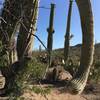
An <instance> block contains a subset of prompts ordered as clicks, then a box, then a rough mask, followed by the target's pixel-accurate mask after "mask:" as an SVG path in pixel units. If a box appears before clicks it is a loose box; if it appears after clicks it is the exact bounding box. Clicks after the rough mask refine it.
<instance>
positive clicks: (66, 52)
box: [64, 0, 73, 64]
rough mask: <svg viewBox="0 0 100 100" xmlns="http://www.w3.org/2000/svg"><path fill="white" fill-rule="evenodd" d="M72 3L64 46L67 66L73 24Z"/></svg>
mask: <svg viewBox="0 0 100 100" xmlns="http://www.w3.org/2000/svg"><path fill="white" fill-rule="evenodd" d="M72 3H73V1H72V0H70V4H69V11H68V20H67V28H66V34H65V44H64V60H65V64H66V63H67V59H68V53H69V46H70V24H71V13H72Z"/></svg>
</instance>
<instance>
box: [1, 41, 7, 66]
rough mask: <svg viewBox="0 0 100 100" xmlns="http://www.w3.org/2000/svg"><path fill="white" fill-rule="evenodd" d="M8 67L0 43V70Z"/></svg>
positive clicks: (5, 55)
mask: <svg viewBox="0 0 100 100" xmlns="http://www.w3.org/2000/svg"><path fill="white" fill-rule="evenodd" d="M7 65H8V57H7V52H6V51H5V50H4V45H2V42H1V41H0V68H1V67H4V66H7Z"/></svg>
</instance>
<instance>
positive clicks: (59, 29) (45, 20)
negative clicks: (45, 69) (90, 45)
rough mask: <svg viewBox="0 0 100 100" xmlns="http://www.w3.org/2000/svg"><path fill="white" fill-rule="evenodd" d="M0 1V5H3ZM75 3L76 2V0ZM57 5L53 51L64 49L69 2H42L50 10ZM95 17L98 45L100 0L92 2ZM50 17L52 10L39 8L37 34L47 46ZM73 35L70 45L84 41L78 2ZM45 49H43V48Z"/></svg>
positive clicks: (73, 20)
mask: <svg viewBox="0 0 100 100" xmlns="http://www.w3.org/2000/svg"><path fill="white" fill-rule="evenodd" d="M2 1H3V0H0V5H2ZM74 1H75V0H74ZM51 3H54V4H56V7H55V16H54V30H55V33H54V35H53V49H57V48H63V47H64V36H65V32H66V24H67V15H68V7H69V0H40V5H39V6H40V7H41V6H44V7H47V8H50V4H51ZM91 4H92V10H93V16H94V33H95V39H94V41H95V42H96V43H99V42H100V35H99V32H100V19H99V18H100V13H99V10H100V0H91ZM49 15H50V9H42V8H39V15H38V22H37V32H36V33H35V34H36V35H37V36H38V37H39V38H40V39H41V40H42V41H43V43H44V44H45V45H47V35H48V33H47V28H48V27H49ZM71 34H73V35H74V37H73V38H72V39H71V41H70V44H71V45H72V46H73V45H76V44H79V43H81V41H82V31H81V25H80V17H79V12H78V8H77V5H76V2H73V7H72V17H71ZM39 45H40V43H39V41H38V40H37V39H36V38H35V41H34V45H33V49H38V48H39ZM42 48H43V47H42Z"/></svg>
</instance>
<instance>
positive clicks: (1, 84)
mask: <svg viewBox="0 0 100 100" xmlns="http://www.w3.org/2000/svg"><path fill="white" fill-rule="evenodd" d="M4 86H5V77H4V76H3V75H0V89H3V88H4Z"/></svg>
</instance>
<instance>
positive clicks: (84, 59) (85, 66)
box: [69, 0, 94, 94]
mask: <svg viewBox="0 0 100 100" xmlns="http://www.w3.org/2000/svg"><path fill="white" fill-rule="evenodd" d="M76 3H77V6H78V9H79V13H80V19H81V27H82V37H83V38H82V42H83V43H82V50H81V61H80V67H79V69H78V72H77V73H76V75H75V77H74V78H73V79H72V80H71V82H70V85H69V89H70V91H71V92H72V93H76V94H80V93H81V92H82V91H83V89H84V87H85V85H86V82H87V79H88V76H89V72H90V68H91V66H92V62H93V54H94V31H93V14H92V7H91V2H90V0H76Z"/></svg>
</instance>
